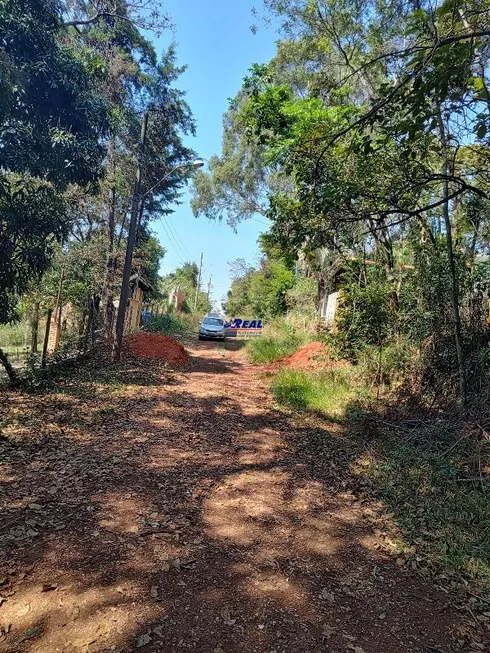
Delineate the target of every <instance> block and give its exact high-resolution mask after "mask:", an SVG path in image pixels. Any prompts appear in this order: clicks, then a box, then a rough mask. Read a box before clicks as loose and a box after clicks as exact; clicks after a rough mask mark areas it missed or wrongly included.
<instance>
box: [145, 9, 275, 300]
mask: <svg viewBox="0 0 490 653" xmlns="http://www.w3.org/2000/svg"><path fill="white" fill-rule="evenodd" d="M260 4H261V3H260V0H255V2H254V0H166V2H165V7H166V9H167V11H168V13H169V14H170V16H171V18H172V21H173V23H174V26H175V32H174V41H175V42H176V44H177V56H178V63H179V64H186V65H187V66H188V68H187V71H186V72H185V73H184V74H183V75H182V76H181V77H180V80H179V82H178V84H177V85H178V87H179V88H180V89H182V90H184V91H186V93H187V101H188V102H189V104H190V106H191V108H192V111H193V114H194V117H195V120H196V123H197V135H196V137H195V138H189V139H187V141H186V145H188V146H190V147H192V148H193V149H194V150H196V152H197V153H198V155H199V156H200V157H201V158H203V159H204V160H206V159H209V158H210V157H211V156H212V155H213V154H216V153H219V152H220V151H221V136H222V116H223V113H224V112H225V111H226V109H227V106H228V98H231V97H233V96H234V95H235V94H236V93H237V91H238V89H239V88H240V85H241V81H242V79H243V77H244V76H245V75H246V74H247V70H248V68H250V66H251V65H252V63H255V62H257V63H263V62H266V61H268V60H269V59H271V58H272V56H273V55H274V52H275V41H276V39H277V34H276V33H275V32H274V30H273V29H266V28H265V27H262V26H260V27H259V30H258V32H257V33H256V34H255V35H254V34H252V32H251V31H250V26H251V25H252V23H253V22H254V21H253V16H252V13H251V12H252V8H253V7H254V6H258V7H260ZM170 38H171V37H170V36H169V34H168V33H166V34H164V35H163V36H162V38H161V39H160V40H159V41H157V42H156V45H157V48H159V49H162V48H163V47H165V46H167V45H168V42H169V39H170ZM260 220H261V222H265V219H264V218H263V217H260ZM165 222H167V223H170V224H165ZM153 229H154V231H155V233H156V235H157V236H158V238H159V240H160V241H161V243H162V245H163V246H164V247H165V248H166V249H167V254H166V255H165V258H164V261H163V263H162V266H161V272H162V274H167V273H168V272H171V271H172V270H174V269H175V268H176V267H178V266H179V265H181V264H182V262H183V261H186V260H193V261H196V262H199V257H200V255H201V252H204V263H203V270H204V274H203V285H204V286H206V285H207V283H208V280H209V277H210V275H212V297H213V298H214V300H215V301H217V302H219V301H220V299H221V298H222V296H223V295H225V294H226V291H227V289H228V287H229V285H230V279H229V266H228V262H231V261H233V260H235V259H236V258H245V259H247V261H250V262H252V263H254V262H255V261H256V259H257V257H258V247H257V238H258V236H259V234H260V233H261V232H263V231H266V230H267V227H265V226H264V225H263V224H260V223H259V222H258V221H256V220H248V221H246V222H243V223H241V224H240V225H238V227H237V233H234V232H233V230H232V229H231V227H229V226H228V225H227V224H225V223H214V222H210V221H208V220H206V219H205V218H194V216H193V215H192V211H191V207H190V194H189V193H187V194H186V195H185V196H184V197H183V200H182V204H181V205H179V206H177V207H176V209H175V212H174V213H173V214H172V215H171V216H169V217H168V218H167V219H166V221H164V222H163V223H162V222H161V221H157V222H155V223H154V225H153Z"/></svg>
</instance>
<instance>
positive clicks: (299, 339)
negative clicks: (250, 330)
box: [246, 325, 310, 364]
mask: <svg viewBox="0 0 490 653" xmlns="http://www.w3.org/2000/svg"><path fill="white" fill-rule="evenodd" d="M309 339H310V338H309V336H308V334H307V333H306V332H304V331H296V330H294V329H292V328H290V327H288V326H287V325H283V326H282V327H275V328H271V327H269V328H267V327H266V328H265V333H264V335H263V336H261V337H260V338H254V339H252V340H248V341H247V345H246V346H247V351H248V356H249V358H250V360H251V361H252V363H256V364H267V363H273V362H274V361H277V360H279V359H281V358H284V357H285V356H289V355H290V354H292V353H294V352H295V351H296V350H297V349H298V348H299V347H301V346H302V345H305V344H306V343H307V342H308V341H309Z"/></svg>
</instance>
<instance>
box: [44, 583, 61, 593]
mask: <svg viewBox="0 0 490 653" xmlns="http://www.w3.org/2000/svg"><path fill="white" fill-rule="evenodd" d="M57 587H58V585H57V584H56V583H43V584H42V586H41V592H52V591H53V590H55V589H56V588H57Z"/></svg>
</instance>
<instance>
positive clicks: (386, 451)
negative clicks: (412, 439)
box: [366, 433, 490, 597]
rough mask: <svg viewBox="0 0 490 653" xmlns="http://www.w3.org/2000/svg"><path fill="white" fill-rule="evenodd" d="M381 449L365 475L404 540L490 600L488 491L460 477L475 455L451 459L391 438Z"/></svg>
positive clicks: (383, 439)
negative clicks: (467, 580) (468, 580)
mask: <svg viewBox="0 0 490 653" xmlns="http://www.w3.org/2000/svg"><path fill="white" fill-rule="evenodd" d="M455 437H456V436H455ZM379 444H380V445H381V446H380V447H379V448H378V450H379V453H380V455H379V457H378V458H377V459H375V460H373V462H372V463H371V466H370V467H369V468H368V469H367V471H366V474H367V475H368V476H369V478H370V479H371V480H372V481H373V482H374V484H375V486H376V487H377V488H379V493H380V496H381V498H382V499H383V500H384V501H385V502H386V503H387V504H388V506H389V507H390V509H391V510H392V511H393V512H394V513H395V515H396V519H397V521H398V524H399V526H400V527H401V529H402V531H403V534H404V538H405V540H406V541H407V542H408V543H409V544H411V545H415V546H416V547H417V551H418V552H421V553H422V554H423V555H424V557H425V558H426V559H427V560H429V561H430V562H431V563H434V564H442V565H444V566H445V567H449V568H452V569H453V570H456V571H458V572H462V573H463V574H464V575H465V576H467V577H470V578H472V579H473V580H474V581H475V582H476V583H477V585H478V587H479V588H480V589H481V590H482V591H484V592H485V593H486V594H487V597H490V502H489V500H488V491H490V487H489V484H488V483H484V485H485V486H487V487H488V489H487V490H486V491H485V489H482V487H481V486H480V483H479V482H478V481H475V482H473V481H471V476H472V475H470V474H469V473H468V472H467V471H466V472H465V473H464V474H463V473H462V468H461V466H462V465H464V466H465V467H467V466H468V461H469V460H471V458H472V454H471V452H469V451H468V450H466V451H461V452H460V454H459V456H457V457H453V458H450V459H449V458H447V457H446V456H444V455H442V456H441V455H440V454H436V453H434V452H432V451H428V450H427V448H426V447H425V446H416V445H413V444H410V443H406V442H403V441H400V438H399V437H395V436H394V434H393V433H391V434H388V435H387V436H385V437H383V438H382V441H381V442H380V443H379Z"/></svg>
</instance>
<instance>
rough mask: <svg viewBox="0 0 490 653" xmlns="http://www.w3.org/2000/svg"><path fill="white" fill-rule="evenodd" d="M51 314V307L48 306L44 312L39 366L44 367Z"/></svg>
mask: <svg viewBox="0 0 490 653" xmlns="http://www.w3.org/2000/svg"><path fill="white" fill-rule="evenodd" d="M52 314H53V309H52V308H48V312H47V313H46V331H45V332H44V343H43V355H42V357H41V367H46V354H47V352H48V342H49V329H50V327H51V315H52Z"/></svg>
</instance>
